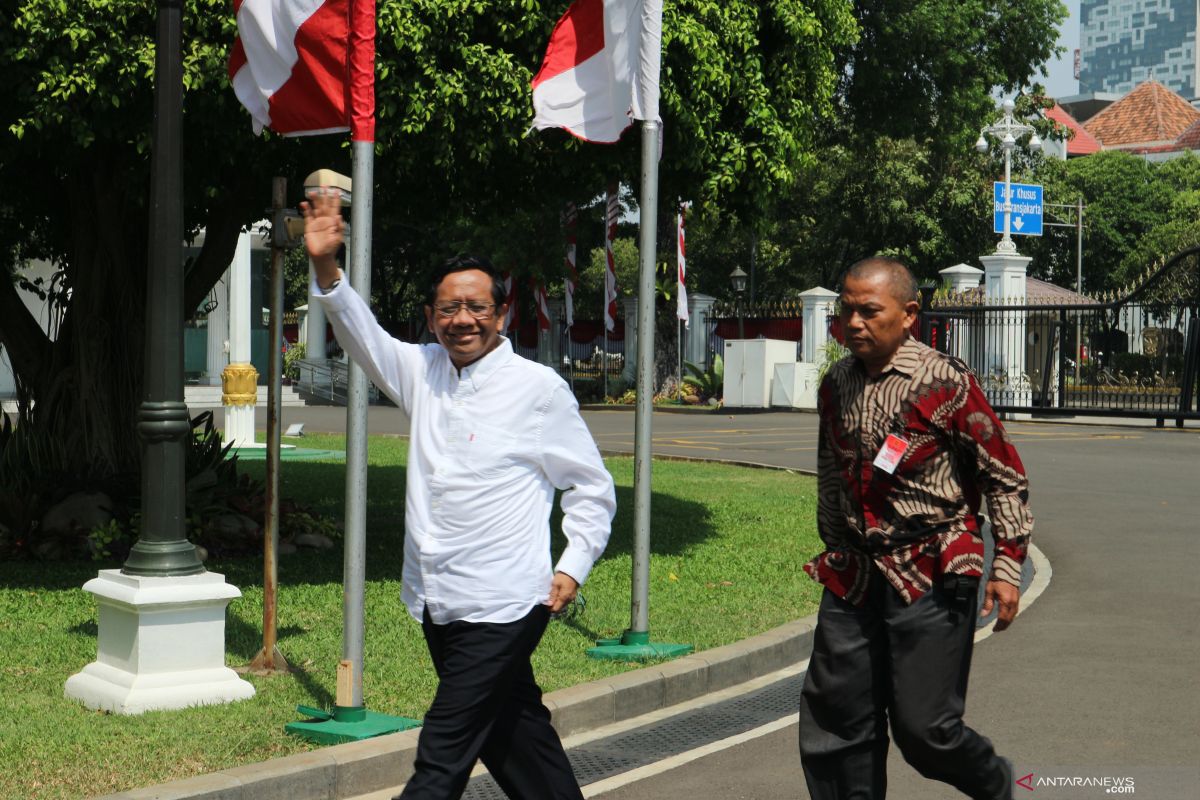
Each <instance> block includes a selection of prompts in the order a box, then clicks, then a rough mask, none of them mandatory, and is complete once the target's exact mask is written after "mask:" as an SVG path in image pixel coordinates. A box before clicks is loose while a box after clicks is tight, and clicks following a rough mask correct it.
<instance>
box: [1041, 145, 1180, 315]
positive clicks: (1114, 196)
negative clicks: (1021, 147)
mask: <svg viewBox="0 0 1200 800" xmlns="http://www.w3.org/2000/svg"><path fill="white" fill-rule="evenodd" d="M1037 178H1038V180H1040V181H1041V182H1043V183H1044V186H1045V197H1046V202H1048V203H1068V204H1069V203H1074V202H1075V201H1076V200H1077V199H1079V198H1082V199H1083V202H1084V206H1085V211H1084V232H1083V285H1084V289H1085V290H1086V291H1092V292H1097V291H1108V290H1113V289H1118V288H1121V287H1123V286H1125V285H1127V284H1129V283H1130V282H1132V281H1134V280H1136V279H1137V278H1138V277H1139V276H1140V275H1142V274H1143V273H1144V272H1145V270H1146V269H1148V268H1150V267H1152V266H1153V265H1154V264H1156V263H1158V262H1161V261H1162V260H1163V259H1164V258H1166V257H1168V256H1170V255H1171V254H1173V253H1175V252H1177V251H1179V250H1181V249H1183V248H1184V247H1186V246H1188V245H1189V244H1192V243H1194V242H1195V240H1196V238H1197V235H1198V233H1200V200H1198V199H1197V198H1198V197H1200V193H1198V192H1197V189H1196V187H1198V186H1200V158H1197V157H1196V156H1194V155H1190V154H1189V155H1187V156H1185V157H1183V158H1177V159H1173V160H1171V161H1166V162H1162V163H1155V162H1151V161H1147V160H1145V159H1143V158H1140V157H1139V156H1136V155H1133V154H1131V153H1124V152H1120V151H1103V152H1100V153H1095V154H1093V155H1090V156H1086V157H1084V158H1074V159H1071V160H1069V161H1067V162H1054V161H1049V162H1046V163H1045V164H1044V165H1043V166H1042V167H1041V168H1040V169H1039V170H1038V173H1037ZM1047 230H1048V231H1049V233H1047V235H1045V236H1043V237H1042V238H1041V239H1039V240H1033V241H1029V242H1028V244H1026V243H1025V242H1022V243H1021V244H1022V248H1021V249H1022V251H1024V252H1026V254H1027V255H1031V256H1033V259H1034V260H1033V262H1032V263H1031V265H1030V270H1031V272H1033V273H1034V274H1036V275H1039V276H1040V277H1044V278H1047V279H1049V280H1052V281H1054V282H1056V283H1059V284H1061V285H1064V286H1074V284H1075V272H1076V235H1075V231H1074V230H1073V229H1057V228H1056V229H1047Z"/></svg>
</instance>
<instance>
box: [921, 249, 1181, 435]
mask: <svg viewBox="0 0 1200 800" xmlns="http://www.w3.org/2000/svg"><path fill="white" fill-rule="evenodd" d="M1198 317H1200V248H1193V249H1191V250H1186V251H1184V252H1182V253H1180V254H1178V255H1177V256H1175V257H1174V258H1172V259H1171V260H1169V261H1168V262H1166V263H1165V264H1164V265H1163V266H1162V267H1161V268H1160V269H1158V270H1157V271H1155V272H1154V273H1153V274H1150V275H1148V276H1147V277H1146V279H1145V280H1144V281H1142V282H1141V284H1140V285H1138V286H1136V287H1134V288H1132V289H1130V290H1128V291H1126V292H1122V293H1117V294H1113V295H1110V296H1105V297H1100V298H1079V302H1074V303H1052V302H1036V300H1035V301H1034V302H1029V301H1026V302H1023V303H1019V304H1016V303H1010V304H997V303H989V302H987V301H986V300H985V299H984V298H982V297H979V296H978V295H975V294H971V293H968V294H965V295H952V296H949V297H944V298H935V299H934V301H933V302H932V303H931V304H930V308H929V310H928V311H926V312H925V313H924V314H923V317H922V320H921V333H922V338H923V339H924V341H925V342H926V343H927V344H929V345H931V346H933V347H936V348H937V349H939V350H941V351H943V352H947V353H950V354H951V355H955V356H958V357H959V358H962V359H963V360H964V361H965V362H966V363H967V365H968V366H970V367H971V368H972V370H973V371H974V372H975V374H976V376H977V377H978V378H979V381H980V384H981V386H982V388H983V390H984V392H985V393H986V394H987V396H988V399H989V401H990V402H991V403H992V404H993V406H995V407H996V408H997V410H1001V411H1013V412H1040V413H1050V414H1063V415H1101V416H1124V417H1149V418H1155V419H1157V420H1158V421H1159V424H1163V422H1164V421H1165V420H1166V419H1175V420H1176V421H1177V424H1182V420H1184V419H1200V408H1197V380H1198V378H1200V321H1198Z"/></svg>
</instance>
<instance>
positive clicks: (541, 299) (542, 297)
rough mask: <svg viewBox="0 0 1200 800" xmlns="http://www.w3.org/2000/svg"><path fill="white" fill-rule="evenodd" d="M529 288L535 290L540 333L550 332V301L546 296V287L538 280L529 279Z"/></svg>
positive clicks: (534, 297)
mask: <svg viewBox="0 0 1200 800" xmlns="http://www.w3.org/2000/svg"><path fill="white" fill-rule="evenodd" d="M529 288H530V289H532V290H533V299H534V309H535V310H536V311H537V321H538V330H539V331H543V332H545V331H548V330H550V299H549V298H548V297H547V296H546V287H545V285H543V284H541V283H539V282H538V281H537V280H536V279H534V278H530V279H529Z"/></svg>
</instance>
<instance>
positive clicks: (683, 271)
mask: <svg viewBox="0 0 1200 800" xmlns="http://www.w3.org/2000/svg"><path fill="white" fill-rule="evenodd" d="M687 209H688V204H687V203H680V204H679V216H678V221H679V223H678V225H677V227H676V231H677V233H676V237H675V243H676V248H675V249H676V258H675V261H676V263H677V264H678V265H679V270H678V271H679V286H678V287H677V288H676V290H675V316H676V317H678V318H679V319H681V320H683V324H684V325H687V323H688V300H687V285H686V283H687V282H686V280H685V279H686V278H687V246H686V242H685V240H684V239H685V237H684V225H685V223H686V222H687Z"/></svg>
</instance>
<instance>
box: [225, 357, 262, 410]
mask: <svg viewBox="0 0 1200 800" xmlns="http://www.w3.org/2000/svg"><path fill="white" fill-rule="evenodd" d="M221 390H222V392H223V394H222V395H221V403H222V404H223V405H227V406H252V405H256V404H257V403H258V370H256V369H255V368H254V365H253V364H230V365H229V366H227V367H226V368H225V369H224V370H222V372H221Z"/></svg>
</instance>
